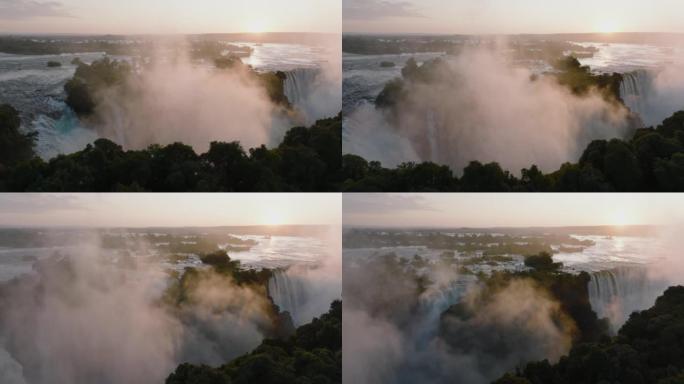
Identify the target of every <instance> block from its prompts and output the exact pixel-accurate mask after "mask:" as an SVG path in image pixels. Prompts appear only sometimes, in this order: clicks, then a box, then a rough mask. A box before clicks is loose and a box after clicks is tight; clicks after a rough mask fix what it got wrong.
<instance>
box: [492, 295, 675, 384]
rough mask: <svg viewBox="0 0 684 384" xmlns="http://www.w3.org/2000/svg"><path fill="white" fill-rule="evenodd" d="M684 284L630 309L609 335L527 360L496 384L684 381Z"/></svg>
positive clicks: (659, 383)
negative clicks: (553, 357)
mask: <svg viewBox="0 0 684 384" xmlns="http://www.w3.org/2000/svg"><path fill="white" fill-rule="evenodd" d="M683 380H684V287H682V286H676V287H670V288H668V289H667V290H666V291H665V293H664V294H663V295H662V296H660V297H659V298H658V299H657V300H656V303H655V305H654V306H653V307H651V308H650V309H647V310H645V311H641V312H634V313H633V314H632V315H631V316H630V318H629V320H628V321H627V322H626V323H625V324H624V325H623V326H622V328H621V329H620V331H619V332H618V335H617V336H615V337H613V338H612V339H607V338H604V339H603V340H601V341H597V342H587V343H580V344H578V345H576V346H575V347H573V349H572V350H571V351H570V353H569V354H568V355H567V356H564V357H562V358H561V359H560V361H559V362H558V363H556V364H551V363H549V362H548V361H546V360H544V361H540V362H534V363H529V364H527V365H526V366H525V367H523V368H522V369H519V370H518V372H516V373H509V374H506V375H505V376H503V377H502V378H500V379H499V380H497V381H495V384H603V383H622V384H674V383H682V382H684V381H683Z"/></svg>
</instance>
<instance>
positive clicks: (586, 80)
mask: <svg viewBox="0 0 684 384" xmlns="http://www.w3.org/2000/svg"><path fill="white" fill-rule="evenodd" d="M553 66H554V68H555V69H556V71H558V72H557V73H556V74H555V76H556V80H557V81H558V83H559V84H561V85H563V86H565V87H567V88H569V89H570V90H571V91H572V93H574V94H576V95H579V96H582V95H586V94H587V93H588V92H589V91H590V90H592V89H594V90H597V91H599V92H600V93H601V94H602V95H603V97H604V99H606V100H608V101H612V102H618V101H619V100H621V99H620V84H621V83H622V75H621V74H619V73H614V74H612V75H608V74H601V75H594V74H593V73H591V70H590V68H589V67H588V66H582V65H581V64H580V62H579V60H577V59H576V58H575V57H573V56H566V57H563V58H561V59H558V60H556V62H555V63H554V65H553Z"/></svg>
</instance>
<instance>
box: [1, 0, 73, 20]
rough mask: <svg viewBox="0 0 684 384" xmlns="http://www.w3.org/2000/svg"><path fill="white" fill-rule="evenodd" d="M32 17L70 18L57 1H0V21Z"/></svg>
mask: <svg viewBox="0 0 684 384" xmlns="http://www.w3.org/2000/svg"><path fill="white" fill-rule="evenodd" d="M34 17H72V15H71V14H70V13H69V12H68V11H67V10H66V9H65V8H64V5H63V4H62V3H60V2H58V1H33V0H0V19H3V20H16V19H31V18H34Z"/></svg>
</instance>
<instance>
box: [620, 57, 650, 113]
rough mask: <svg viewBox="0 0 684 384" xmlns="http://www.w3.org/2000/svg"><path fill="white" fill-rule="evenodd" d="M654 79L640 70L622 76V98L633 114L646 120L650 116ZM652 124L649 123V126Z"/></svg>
mask: <svg viewBox="0 0 684 384" xmlns="http://www.w3.org/2000/svg"><path fill="white" fill-rule="evenodd" d="M652 83H653V77H652V76H651V74H650V73H649V72H647V71H646V70H643V69H640V70H636V71H633V72H628V73H624V74H623V75H622V83H621V84H620V97H622V100H623V101H624V102H625V105H626V106H627V107H629V109H630V110H632V112H634V113H636V114H638V115H639V117H641V119H642V120H644V122H645V120H646V119H647V118H648V117H649V116H650V111H649V108H650V107H649V104H650V103H649V96H650V95H651V92H652V90H653V85H652ZM651 123H652V122H650V121H649V123H648V124H651Z"/></svg>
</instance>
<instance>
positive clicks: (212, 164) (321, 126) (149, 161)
mask: <svg viewBox="0 0 684 384" xmlns="http://www.w3.org/2000/svg"><path fill="white" fill-rule="evenodd" d="M2 111H4V109H2V110H0V113H1V114H2V115H0V117H1V116H4V113H3V112H2ZM8 116H10V120H11V121H14V120H12V118H11V117H12V116H13V115H8ZM3 121H4V120H3ZM12 124H14V123H12ZM10 127H14V125H10ZM8 130H9V129H8ZM341 130H342V129H341V118H340V116H339V115H338V116H337V117H335V118H331V119H325V120H319V121H318V122H316V124H315V125H313V126H312V127H310V128H304V127H295V128H292V129H291V130H290V131H289V132H288V133H287V134H286V136H285V139H284V140H283V142H282V143H281V144H280V145H279V146H278V147H277V148H273V149H268V148H266V147H264V146H262V147H259V148H253V149H250V150H249V152H248V153H247V152H245V150H244V149H243V148H242V147H241V146H240V144H239V143H238V142H232V143H219V142H214V143H212V144H211V146H210V148H209V150H208V151H207V152H206V153H204V154H199V155H198V154H196V153H195V151H194V150H193V149H192V147H190V146H187V145H184V144H181V143H175V144H170V145H167V146H159V145H153V146H150V147H148V148H147V149H144V150H131V151H124V150H123V148H122V147H121V146H119V145H117V144H115V143H113V142H111V141H109V140H106V139H99V140H96V141H95V142H94V143H93V144H92V145H88V146H87V147H86V148H85V149H84V150H82V151H79V152H75V153H72V154H69V155H60V156H57V157H55V158H53V159H51V160H50V161H48V162H45V161H43V160H41V159H37V158H35V159H31V160H27V161H23V162H18V163H16V164H15V165H14V166H12V167H10V168H8V169H7V170H5V172H3V173H0V180H1V181H2V182H3V183H0V189H4V190H7V191H54V192H60V191H63V192H66V191H72V192H78V191H89V192H117V191H154V192H192V191H198V192H199V191H216V192H223V191H236V192H251V191H333V190H337V189H338V188H339V187H338V186H337V185H338V184H339V180H340V178H341V154H340V148H341ZM11 137H16V135H15V136H11ZM10 142H11V143H14V144H13V145H12V146H11V148H12V149H13V150H16V149H17V148H20V147H19V146H18V145H17V144H16V143H17V139H16V138H15V139H12V141H10ZM5 153H11V151H8V152H5V151H3V152H2V154H1V155H4V154H5ZM1 155H0V156H1ZM25 158H26V157H23V158H22V159H25ZM29 158H30V157H29ZM3 184H4V185H3Z"/></svg>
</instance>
